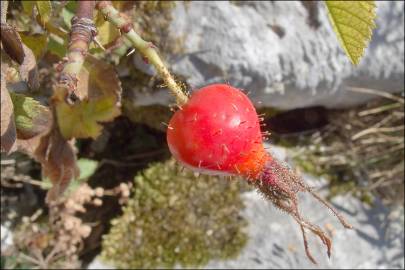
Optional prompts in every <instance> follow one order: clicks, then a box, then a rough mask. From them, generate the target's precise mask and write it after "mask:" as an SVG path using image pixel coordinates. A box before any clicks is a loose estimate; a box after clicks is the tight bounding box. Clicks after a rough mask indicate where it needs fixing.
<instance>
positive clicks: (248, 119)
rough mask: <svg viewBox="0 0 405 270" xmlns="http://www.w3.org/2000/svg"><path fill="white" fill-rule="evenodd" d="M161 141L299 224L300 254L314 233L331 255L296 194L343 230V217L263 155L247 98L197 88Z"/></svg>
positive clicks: (217, 87) (228, 89) (224, 88)
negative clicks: (233, 179)
mask: <svg viewBox="0 0 405 270" xmlns="http://www.w3.org/2000/svg"><path fill="white" fill-rule="evenodd" d="M167 142H168V144H169V148H170V151H171V153H172V154H173V156H174V157H175V158H176V159H177V160H178V161H179V162H181V163H182V164H183V165H185V166H186V167H189V168H191V169H193V170H197V171H199V172H203V173H211V174H212V173H213V174H228V175H241V176H244V177H246V178H247V179H248V180H249V183H251V184H253V185H254V186H255V187H256V189H257V190H259V191H260V192H261V193H262V194H263V195H264V196H265V197H266V198H267V199H268V200H270V201H271V202H272V203H273V204H274V205H275V206H276V207H278V208H279V209H281V210H283V211H285V212H287V213H288V214H290V215H291V216H292V217H293V218H294V219H295V220H296V221H297V223H298V224H299V225H300V227H301V232H302V237H303V240H304V247H305V252H306V255H307V256H308V258H309V259H310V260H311V261H312V262H313V263H316V261H315V259H314V258H313V257H312V255H311V253H310V251H309V248H308V241H307V237H306V230H309V231H311V232H312V233H314V234H315V235H317V236H318V237H319V238H320V239H321V241H322V242H323V244H324V245H325V246H326V248H327V254H328V256H330V254H331V245H332V241H331V240H330V238H329V237H328V235H327V234H326V233H325V232H324V231H323V230H322V229H321V228H320V227H318V226H316V225H314V224H312V223H310V222H308V221H307V220H306V219H305V218H304V217H303V216H302V214H301V213H300V211H299V207H298V206H299V204H298V196H297V194H298V193H299V192H308V193H310V194H311V195H313V196H314V197H315V198H316V199H317V200H318V201H320V202H321V203H322V204H324V205H325V206H326V207H327V208H329V209H330V210H331V211H332V212H333V213H334V214H335V216H336V217H337V218H338V219H339V221H340V222H341V224H342V225H343V226H344V227H346V228H351V225H350V224H349V223H347V222H346V221H345V220H344V218H343V217H342V216H341V215H340V214H339V213H338V212H337V211H336V210H335V209H334V208H333V207H332V206H331V205H330V204H329V203H328V202H326V201H325V200H323V199H322V198H321V197H320V196H319V195H318V194H317V193H315V192H314V191H313V190H312V189H311V188H310V187H309V186H308V185H306V184H305V183H304V181H303V179H302V178H301V177H299V176H298V175H297V174H295V173H294V172H293V171H292V170H291V169H290V168H289V167H288V166H286V165H284V164H283V163H282V162H280V161H278V160H277V159H275V158H273V157H271V156H270V154H268V153H267V152H266V151H265V149H264V147H263V144H262V134H261V131H260V122H259V119H258V117H257V113H256V110H255V108H254V107H253V104H252V102H251V101H250V100H249V98H248V97H247V96H246V95H245V94H244V93H243V92H242V91H240V90H238V89H236V88H234V87H232V86H230V85H226V84H213V85H209V86H206V87H204V88H202V89H200V90H197V91H196V92H194V93H193V95H192V96H191V97H190V99H189V101H188V102H187V103H186V104H185V105H184V106H183V107H182V108H181V109H180V110H178V111H177V112H176V113H175V114H174V115H173V117H172V119H171V120H170V123H169V126H168V129H167Z"/></svg>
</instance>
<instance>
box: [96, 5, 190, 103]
mask: <svg viewBox="0 0 405 270" xmlns="http://www.w3.org/2000/svg"><path fill="white" fill-rule="evenodd" d="M97 8H98V9H99V10H100V11H101V13H102V14H103V15H104V18H105V19H106V20H107V21H109V22H110V23H112V24H114V25H115V26H116V27H117V28H119V29H120V31H121V33H122V34H124V35H125V36H126V37H127V38H128V39H129V40H130V41H131V42H132V45H133V46H134V47H135V49H137V50H138V51H139V52H140V53H141V54H142V55H143V56H144V57H145V58H146V59H147V60H148V61H149V63H151V64H152V65H153V66H154V67H155V69H156V71H157V72H158V74H159V76H160V77H161V78H162V79H163V80H164V81H165V83H166V85H167V87H168V88H169V90H170V91H171V93H172V94H173V95H174V96H175V97H176V102H177V104H178V105H179V106H181V105H183V104H185V103H187V100H188V97H187V96H186V94H184V92H183V90H182V89H181V87H180V86H179V85H178V84H177V83H176V81H175V80H174V78H173V77H172V75H171V74H170V72H169V70H168V69H167V68H166V66H165V65H164V64H163V61H162V60H161V59H160V57H159V55H158V53H157V52H156V49H155V46H154V45H153V44H152V43H151V42H147V41H145V40H143V39H142V38H141V37H140V36H139V35H138V34H137V33H136V32H135V31H134V28H133V26H132V23H131V22H130V21H129V20H128V19H126V17H124V16H123V15H122V14H120V12H119V11H118V10H116V9H115V8H114V7H113V6H112V4H111V2H110V1H100V2H98V3H97Z"/></svg>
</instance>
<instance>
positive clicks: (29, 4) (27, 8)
mask: <svg viewBox="0 0 405 270" xmlns="http://www.w3.org/2000/svg"><path fill="white" fill-rule="evenodd" d="M21 5H22V7H23V10H24V12H25V13H26V14H28V15H31V14H32V10H33V9H34V6H35V1H21Z"/></svg>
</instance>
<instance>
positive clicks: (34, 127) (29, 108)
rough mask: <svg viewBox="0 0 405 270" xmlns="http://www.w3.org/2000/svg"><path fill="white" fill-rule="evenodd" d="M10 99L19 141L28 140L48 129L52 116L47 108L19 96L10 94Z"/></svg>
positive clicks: (33, 100)
mask: <svg viewBox="0 0 405 270" xmlns="http://www.w3.org/2000/svg"><path fill="white" fill-rule="evenodd" d="M11 99H12V101H13V106H14V119H15V125H16V128H17V132H18V138H19V139H29V138H32V137H34V136H37V135H39V134H41V133H44V132H46V131H48V130H49V129H50V127H51V124H52V122H51V121H52V115H51V112H50V110H49V108H48V107H45V106H43V105H41V104H40V103H39V102H38V101H36V100H35V99H33V98H31V97H27V96H24V95H21V94H16V93H11Z"/></svg>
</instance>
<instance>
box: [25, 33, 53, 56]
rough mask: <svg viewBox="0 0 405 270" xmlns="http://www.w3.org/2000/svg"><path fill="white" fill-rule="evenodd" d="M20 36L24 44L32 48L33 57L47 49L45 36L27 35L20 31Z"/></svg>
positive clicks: (42, 53)
mask: <svg viewBox="0 0 405 270" xmlns="http://www.w3.org/2000/svg"><path fill="white" fill-rule="evenodd" d="M20 37H21V39H22V41H23V42H24V44H25V45H27V47H28V48H30V49H31V50H32V52H33V53H34V56H35V59H37V60H38V59H39V58H40V57H42V56H43V55H44V53H45V52H46V49H47V40H48V38H47V36H46V35H42V34H35V35H29V34H28V33H26V32H20Z"/></svg>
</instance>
